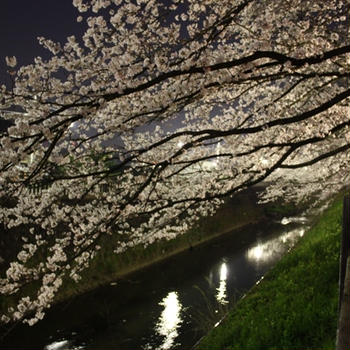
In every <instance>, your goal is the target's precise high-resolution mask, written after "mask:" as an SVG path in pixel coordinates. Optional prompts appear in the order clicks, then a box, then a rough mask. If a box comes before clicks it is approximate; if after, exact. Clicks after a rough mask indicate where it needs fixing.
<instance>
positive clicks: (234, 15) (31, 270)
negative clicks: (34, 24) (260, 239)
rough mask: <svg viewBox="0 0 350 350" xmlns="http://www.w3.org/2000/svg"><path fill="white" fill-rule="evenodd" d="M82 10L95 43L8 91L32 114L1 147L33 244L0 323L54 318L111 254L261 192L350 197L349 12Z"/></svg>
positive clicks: (296, 4) (154, 0)
mask: <svg viewBox="0 0 350 350" xmlns="http://www.w3.org/2000/svg"><path fill="white" fill-rule="evenodd" d="M73 5H74V6H75V7H76V8H77V9H78V10H79V11H80V14H79V16H78V18H77V21H78V22H82V23H83V24H86V28H87V29H86V31H85V33H84V35H83V36H82V37H81V38H80V37H74V36H70V37H68V38H67V41H66V43H56V42H53V41H52V40H50V39H46V38H42V37H40V38H38V40H39V42H40V44H41V45H42V46H44V47H45V48H47V49H48V50H49V51H50V52H51V58H50V59H48V60H44V59H42V58H40V57H37V58H36V59H35V60H34V62H33V64H31V65H29V66H25V67H20V68H18V69H17V70H16V71H15V76H14V79H15V83H14V87H13V88H11V89H8V88H6V87H5V86H2V87H1V90H0V101H2V102H1V103H2V106H1V109H5V108H6V109H7V110H19V109H20V110H21V111H23V113H15V112H13V113H7V114H6V115H5V117H6V118H8V119H10V120H12V121H13V125H12V126H11V127H9V128H8V129H7V131H4V132H2V133H1V134H0V149H1V152H0V174H1V175H0V198H1V199H2V203H5V202H6V201H8V203H7V204H4V205H3V206H2V207H1V208H0V217H1V222H2V223H3V225H4V227H5V229H6V230H9V232H14V233H15V234H16V235H18V236H19V237H20V238H21V240H22V242H23V244H22V246H21V247H19V248H18V251H17V252H16V254H15V257H14V259H13V261H8V262H6V264H7V265H6V269H5V270H6V271H5V272H4V274H3V275H2V276H1V278H0V293H1V294H3V295H12V296H17V297H18V303H17V308H10V309H9V310H7V312H6V313H5V314H4V315H3V316H2V318H1V321H2V322H11V321H17V320H24V321H25V322H27V323H29V324H30V325H32V324H34V323H35V322H37V321H38V320H40V319H42V318H43V316H44V311H45V309H46V308H48V307H49V306H50V305H51V304H52V302H54V298H55V295H56V294H57V292H58V290H59V288H60V286H61V285H62V283H63V281H65V279H67V278H72V279H73V280H74V281H79V279H80V278H81V272H82V271H83V270H85V269H86V268H88V266H89V264H90V262H91V261H92V259H94V257H95V256H96V255H97V254H99V250H100V249H101V246H102V248H103V242H106V241H108V242H110V243H109V244H110V245H111V246H113V247H114V250H115V252H116V253H117V254H118V253H121V252H123V251H125V250H126V249H129V248H132V247H134V246H136V245H140V244H141V245H143V246H147V245H149V244H152V243H153V242H155V241H157V240H160V239H166V240H169V239H173V238H175V237H177V236H178V235H181V234H185V233H186V232H187V231H188V229H189V228H190V227H192V226H193V225H195V224H196V222H197V221H198V220H199V219H200V218H201V217H203V216H208V215H212V214H214V212H215V210H217V208H218V207H219V206H220V204H221V203H222V201H223V200H224V198H226V197H227V196H230V195H232V194H234V193H236V192H238V191H240V190H242V189H244V188H247V187H249V186H253V185H255V184H259V183H265V184H266V191H265V193H264V194H263V198H262V200H275V199H276V198H278V197H284V198H285V199H286V200H293V201H296V202H301V201H303V200H305V199H306V198H315V201H316V200H317V199H322V198H324V197H327V196H329V194H331V193H333V192H335V191H338V190H339V189H341V188H343V187H344V186H346V185H348V184H349V164H350V163H349V145H350V140H349V138H350V133H349V126H350V118H349V108H348V103H349V95H350V92H349V74H350V67H349V63H350V62H349V60H350V47H349V46H348V45H347V44H346V42H345V38H346V35H347V34H348V27H349V4H348V2H347V1H345V0H328V1H326V2H325V1H324V0H290V1H285V0H267V1H260V0H237V1H232V0H221V1H212V0H196V1H192V0H191V1H186V2H181V1H177V0H171V1H166V2H163V1H158V0H147V1H146V0H137V1H133V2H131V1H127V0H113V1H112V0H89V1H87V0H86V1H84V0H73ZM6 63H7V65H8V66H9V67H10V68H11V69H12V70H13V69H15V68H16V63H17V60H16V58H15V57H7V58H6ZM11 74H12V73H11ZM116 140H117V141H116ZM35 186H39V187H40V188H41V190H40V194H37V193H35V191H32V190H31V189H32V188H35ZM104 188H106V190H104ZM104 244H105V243H104ZM0 255H1V253H0ZM33 281H34V282H35V286H37V289H36V290H35V291H34V292H30V293H29V294H30V295H23V293H24V290H25V286H27V285H28V284H30V283H32V282H33ZM33 285H34V284H33Z"/></svg>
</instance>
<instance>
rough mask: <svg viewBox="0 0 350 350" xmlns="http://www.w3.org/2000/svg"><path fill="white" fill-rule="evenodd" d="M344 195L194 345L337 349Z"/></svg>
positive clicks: (199, 346)
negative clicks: (222, 318)
mask: <svg viewBox="0 0 350 350" xmlns="http://www.w3.org/2000/svg"><path fill="white" fill-rule="evenodd" d="M341 215H342V199H341V198H340V197H338V198H337V199H336V200H335V201H334V203H333V204H332V205H331V206H330V207H329V208H328V209H327V210H326V212H325V213H324V214H323V215H322V217H321V218H320V219H319V220H318V222H317V223H316V224H315V225H314V226H313V227H312V228H311V229H310V230H309V231H308V232H307V233H306V234H305V235H304V237H303V238H302V239H301V240H300V241H299V242H298V243H297V245H296V247H295V248H294V249H293V250H292V251H290V252H289V253H288V254H286V255H285V256H284V257H283V258H282V260H281V261H280V262H279V263H278V264H277V265H276V266H275V267H274V268H273V269H272V270H271V271H270V272H269V273H267V275H266V276H265V278H264V279H263V280H262V282H261V283H259V284H257V285H256V286H255V287H254V288H253V289H252V290H251V291H250V292H249V293H248V294H247V295H246V297H244V298H243V299H241V300H240V301H239V302H238V303H237V304H236V306H235V308H234V309H233V310H231V311H230V312H229V314H228V315H227V316H226V318H225V319H224V320H223V321H222V322H221V324H220V325H219V326H218V327H216V328H214V329H212V330H211V331H210V332H209V334H208V335H207V336H206V337H204V338H203V339H202V340H201V341H200V343H199V344H198V345H197V346H196V350H205V349H222V350H223V349H227V350H228V349H232V350H233V349H254V350H259V349H264V350H268V349H270V350H273V349H316V348H317V349H334V348H335V336H336V328H337V318H338V313H337V306H338V274H339V273H338V268H339V250H340V233H341Z"/></svg>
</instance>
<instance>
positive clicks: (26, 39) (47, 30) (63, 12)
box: [0, 0, 83, 86]
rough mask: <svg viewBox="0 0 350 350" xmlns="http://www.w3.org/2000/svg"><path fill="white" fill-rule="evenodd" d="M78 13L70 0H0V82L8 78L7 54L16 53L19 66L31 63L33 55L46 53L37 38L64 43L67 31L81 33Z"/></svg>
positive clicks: (8, 82)
mask: <svg viewBox="0 0 350 350" xmlns="http://www.w3.org/2000/svg"><path fill="white" fill-rule="evenodd" d="M77 16H78V11H77V9H76V8H75V7H73V5H72V0H1V4H0V47H1V50H0V84H4V83H5V84H6V85H7V86H9V84H10V82H11V80H10V78H9V75H8V73H6V71H7V66H6V62H5V57H6V56H16V57H17V62H18V66H22V65H26V64H30V63H32V62H33V59H34V57H36V56H42V57H48V56H47V53H46V52H47V51H46V50H45V49H43V48H42V47H41V46H40V45H39V44H38V42H37V39H36V38H37V37H38V36H44V37H46V38H49V39H51V40H53V41H59V42H61V43H64V42H65V38H66V37H67V36H69V35H73V34H76V35H81V33H82V31H83V26H82V25H81V24H79V23H77V22H76V17H77Z"/></svg>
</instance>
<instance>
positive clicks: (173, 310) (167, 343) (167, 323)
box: [156, 292, 182, 349]
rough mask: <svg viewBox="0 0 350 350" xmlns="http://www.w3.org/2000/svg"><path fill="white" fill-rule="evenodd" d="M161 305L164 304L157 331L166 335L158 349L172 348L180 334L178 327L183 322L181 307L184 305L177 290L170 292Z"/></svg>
mask: <svg viewBox="0 0 350 350" xmlns="http://www.w3.org/2000/svg"><path fill="white" fill-rule="evenodd" d="M159 305H162V306H164V310H163V311H162V313H161V315H160V317H159V320H158V323H157V325H156V331H157V333H158V334H160V335H162V336H164V337H165V339H164V341H163V344H161V345H160V347H159V348H158V349H170V348H171V347H172V346H173V345H174V341H175V338H176V337H177V336H178V331H177V329H178V328H179V327H180V325H181V323H182V319H181V315H180V313H181V309H182V305H181V303H180V301H179V296H178V293H177V292H170V293H169V294H168V295H167V296H166V297H165V298H164V299H163V300H162V301H161V302H160V303H159Z"/></svg>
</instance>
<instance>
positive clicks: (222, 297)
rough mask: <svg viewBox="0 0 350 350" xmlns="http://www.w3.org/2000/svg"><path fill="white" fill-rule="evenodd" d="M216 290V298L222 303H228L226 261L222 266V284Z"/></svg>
mask: <svg viewBox="0 0 350 350" xmlns="http://www.w3.org/2000/svg"><path fill="white" fill-rule="evenodd" d="M216 290H217V294H216V300H217V301H218V302H219V303H220V304H222V305H225V304H227V303H228V300H227V265H226V263H225V262H224V263H222V264H221V267H220V284H219V288H217V289H216Z"/></svg>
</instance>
